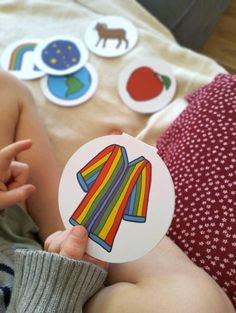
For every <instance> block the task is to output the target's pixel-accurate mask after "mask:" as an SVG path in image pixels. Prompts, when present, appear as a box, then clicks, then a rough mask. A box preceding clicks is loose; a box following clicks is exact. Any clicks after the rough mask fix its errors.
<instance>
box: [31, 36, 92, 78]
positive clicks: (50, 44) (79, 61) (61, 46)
mask: <svg viewBox="0 0 236 313" xmlns="http://www.w3.org/2000/svg"><path fill="white" fill-rule="evenodd" d="M87 59H88V50H87V48H86V47H85V45H84V44H83V42H82V41H81V40H80V39H78V38H74V37H70V36H55V37H51V38H48V39H46V40H44V41H42V42H41V43H40V44H39V45H38V46H37V48H36V49H35V63H36V65H37V66H38V67H39V68H40V69H41V70H42V71H44V72H45V73H47V74H51V75H59V76H60V75H68V74H71V73H74V72H76V71H78V70H79V69H80V68H81V67H83V66H84V65H85V63H86V61H87Z"/></svg>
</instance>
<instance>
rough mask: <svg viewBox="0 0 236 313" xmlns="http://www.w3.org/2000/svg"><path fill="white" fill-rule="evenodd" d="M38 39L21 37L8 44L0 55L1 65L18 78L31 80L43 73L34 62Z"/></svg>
mask: <svg viewBox="0 0 236 313" xmlns="http://www.w3.org/2000/svg"><path fill="white" fill-rule="evenodd" d="M40 42H41V41H40V40H39V39H22V40H18V41H15V42H13V43H11V44H10V45H8V46H7V47H6V48H5V49H4V51H3V53H2V54H1V56H0V63H1V67H2V68H3V69H4V70H5V71H9V72H11V74H13V75H15V76H16V77H17V78H19V79H23V80H31V79H37V78H40V77H42V76H44V75H45V73H44V71H42V70H40V69H39V68H38V67H37V66H36V64H35V56H34V52H35V48H36V46H37V45H38V44H39V43H40Z"/></svg>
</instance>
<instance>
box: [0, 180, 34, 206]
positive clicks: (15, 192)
mask: <svg viewBox="0 0 236 313" xmlns="http://www.w3.org/2000/svg"><path fill="white" fill-rule="evenodd" d="M34 191H35V186H33V185H30V184H27V185H23V186H21V187H18V188H15V189H12V190H8V191H2V192H0V203H1V207H2V208H4V207H8V206H10V205H12V204H16V203H19V202H24V201H25V200H27V199H28V198H29V196H30V195H31V193H32V192H34Z"/></svg>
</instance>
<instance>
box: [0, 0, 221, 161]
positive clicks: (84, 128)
mask: <svg viewBox="0 0 236 313" xmlns="http://www.w3.org/2000/svg"><path fill="white" fill-rule="evenodd" d="M102 15H119V16H124V17H126V18H128V19H129V20H130V21H132V22H133V23H134V24H135V26H136V27H137V28H138V31H139V41H138V44H137V46H136V47H135V48H134V49H133V50H132V51H131V52H130V53H128V54H126V55H124V56H122V57H119V58H114V59H103V58H100V57H98V56H95V55H93V54H92V53H90V56H89V62H90V63H92V64H93V65H94V67H95V68H96V70H97V72H98V75H99V86H98V89H97V92H96V94H95V95H94V96H93V98H92V99H90V100H89V101H88V102H86V103H84V104H82V105H80V106H77V107H73V108H64V107H59V106H56V105H54V104H52V103H50V102H49V101H48V100H46V99H45V97H44V96H43V94H42V92H41V89H40V81H39V80H36V81H33V82H27V84H28V86H29V87H30V88H31V90H32V91H33V94H34V96H35V99H36V102H37V106H38V108H39V112H40V114H41V116H42V118H43V120H44V122H45V125H46V127H47V130H48V134H49V136H50V139H51V141H52V143H53V145H54V147H55V150H56V152H57V156H58V159H59V161H60V164H61V165H62V166H63V165H64V164H65V162H66V161H67V159H68V158H69V157H70V155H71V154H72V153H73V152H74V151H75V150H76V149H77V148H78V147H79V146H80V145H81V144H83V143H85V142H87V141H89V140H91V139H93V138H95V137H97V136H102V135H106V134H107V133H108V132H109V131H110V130H112V129H114V128H115V129H121V130H123V131H124V132H126V133H128V134H130V135H133V136H139V138H141V139H142V140H144V141H145V142H147V143H149V144H152V145H154V144H155V140H156V138H157V136H159V134H160V133H161V132H162V131H163V130H164V129H165V128H166V127H167V126H168V125H169V124H170V123H171V121H172V120H173V119H174V118H175V117H176V116H178V114H179V113H180V112H181V111H182V110H183V109H184V107H185V105H186V103H185V102H184V101H183V100H182V99H183V97H184V96H185V95H186V94H188V93H190V92H192V91H193V90H195V89H196V88H198V87H199V86H202V85H203V84H206V83H208V82H209V81H211V80H212V79H213V77H214V76H215V75H217V74H218V73H220V72H225V70H224V69H223V68H222V67H220V66H219V65H217V64H216V63H215V62H214V61H213V60H211V59H209V58H207V57H204V56H202V55H200V54H197V53H194V52H192V51H190V50H188V49H184V48H182V47H180V46H179V45H178V44H177V43H176V42H175V40H174V38H173V37H172V35H171V34H170V32H169V31H168V30H167V29H166V28H165V27H164V26H163V25H162V24H160V23H159V22H158V21H157V20H156V19H155V18H154V17H152V16H151V15H150V14H148V13H147V12H146V11H145V10H144V9H143V8H142V7H141V6H139V5H138V4H137V3H136V1H134V0H112V1H111V0H78V1H73V0H0V55H1V52H2V51H3V49H4V48H5V47H6V46H7V45H8V44H10V43H11V42H13V41H15V40H19V39H22V38H30V37H31V38H40V39H41V38H46V37H50V36H52V35H60V34H61V35H72V36H75V37H79V38H81V39H83V34H84V32H85V30H86V29H87V27H88V25H89V24H90V22H91V21H92V20H94V19H97V18H99V17H101V16H102ZM149 56H155V57H159V58H162V59H163V60H165V61H166V62H168V63H169V64H170V66H171V67H172V69H173V71H174V74H175V76H176V79H177V91H176V94H175V97H174V100H173V102H172V103H171V104H170V105H169V106H168V107H167V108H166V109H165V110H163V111H162V112H160V113H156V114H152V115H143V114H139V113H135V112H133V111H131V110H130V109H129V108H128V107H127V106H126V105H125V104H123V103H122V101H121V99H120V98H119V95H118V92H117V79H118V74H119V72H120V70H121V69H122V68H123V67H124V66H125V65H126V64H128V63H129V62H130V61H132V60H134V59H135V58H139V57H147V58H148V57H149Z"/></svg>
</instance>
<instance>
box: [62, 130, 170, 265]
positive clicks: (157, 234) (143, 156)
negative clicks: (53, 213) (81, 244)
mask: <svg viewBox="0 0 236 313" xmlns="http://www.w3.org/2000/svg"><path fill="white" fill-rule="evenodd" d="M59 206H60V211H61V216H62V219H63V222H64V224H65V227H66V228H71V227H73V226H75V225H83V226H84V227H86V229H87V232H88V235H89V243H88V247H87V253H88V254H90V255H92V256H94V257H96V258H98V259H101V260H104V261H108V262H114V263H120V262H127V261H131V260H134V259H137V258H139V257H141V256H143V255H144V254H146V253H148V252H149V251H150V250H151V249H152V248H153V247H154V246H155V245H156V244H157V243H158V242H159V241H160V240H161V239H162V238H163V236H164V235H165V233H166V232H167V230H168V227H169V225H170V222H171V219H172V215H173V211H174V186H173V182H172V179H171V176H170V174H169V171H168V169H167V167H166V166H165V164H164V163H163V161H162V160H161V159H160V157H159V156H158V155H157V151H156V149H155V148H154V147H151V146H149V145H147V144H145V143H143V142H141V141H139V140H137V139H135V138H133V137H131V136H128V135H126V134H123V135H110V136H105V137H100V138H97V139H95V140H93V141H91V142H89V143H87V144H85V145H84V146H82V147H81V148H80V149H79V150H77V151H76V152H75V153H74V154H73V155H72V157H71V158H70V160H69V161H68V163H67V164H66V166H65V168H64V171H63V174H62V177H61V182H60V188H59Z"/></svg>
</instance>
